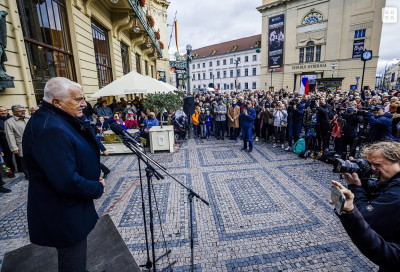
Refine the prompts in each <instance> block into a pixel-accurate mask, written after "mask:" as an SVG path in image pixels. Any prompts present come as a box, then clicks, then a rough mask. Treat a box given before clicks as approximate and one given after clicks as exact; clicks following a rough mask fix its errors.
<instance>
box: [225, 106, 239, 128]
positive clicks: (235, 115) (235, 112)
mask: <svg viewBox="0 0 400 272" xmlns="http://www.w3.org/2000/svg"><path fill="white" fill-rule="evenodd" d="M239 115H240V107H239V106H238V105H234V106H229V108H228V113H227V117H228V127H231V128H239ZM231 119H234V120H233V122H232V120H231Z"/></svg>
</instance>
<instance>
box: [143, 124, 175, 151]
mask: <svg viewBox="0 0 400 272" xmlns="http://www.w3.org/2000/svg"><path fill="white" fill-rule="evenodd" d="M149 139H150V152H151V153H154V151H159V150H169V152H174V126H163V127H162V128H161V127H160V126H157V127H152V128H151V129H150V130H149Z"/></svg>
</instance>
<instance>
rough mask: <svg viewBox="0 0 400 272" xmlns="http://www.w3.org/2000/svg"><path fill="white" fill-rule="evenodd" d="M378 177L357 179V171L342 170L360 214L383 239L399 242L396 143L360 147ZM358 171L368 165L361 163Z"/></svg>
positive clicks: (399, 146)
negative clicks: (374, 179)
mask: <svg viewBox="0 0 400 272" xmlns="http://www.w3.org/2000/svg"><path fill="white" fill-rule="evenodd" d="M361 155H362V157H364V158H366V159H367V161H368V163H369V164H370V167H371V172H373V173H374V175H375V176H376V178H377V179H378V181H371V180H368V181H363V182H361V180H360V178H359V175H358V174H357V173H352V174H349V173H344V174H343V175H344V177H345V179H346V182H347V184H348V188H349V190H351V192H352V193H353V194H354V203H355V205H356V207H357V209H358V210H359V211H360V213H361V214H362V216H363V217H364V218H365V220H366V221H367V222H368V224H369V225H370V226H371V228H372V229H373V230H375V231H376V232H377V233H378V234H379V235H381V236H382V237H383V239H385V240H387V241H390V242H395V243H399V242H400V229H399V228H398V226H399V223H400V143H398V142H380V143H376V144H373V145H370V146H368V147H366V148H364V149H363V150H362V153H361ZM362 169H363V170H362V171H359V172H358V173H359V174H363V175H365V173H364V172H369V171H368V169H365V167H362Z"/></svg>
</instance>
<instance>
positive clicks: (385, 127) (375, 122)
mask: <svg viewBox="0 0 400 272" xmlns="http://www.w3.org/2000/svg"><path fill="white" fill-rule="evenodd" d="M365 116H366V118H367V120H368V123H369V125H370V127H371V129H370V133H369V136H370V141H372V142H375V141H383V140H386V139H395V138H394V137H393V136H392V121H391V119H392V114H390V113H385V114H384V115H381V116H378V117H377V118H375V116H374V115H373V114H372V113H371V112H367V113H366V115H365Z"/></svg>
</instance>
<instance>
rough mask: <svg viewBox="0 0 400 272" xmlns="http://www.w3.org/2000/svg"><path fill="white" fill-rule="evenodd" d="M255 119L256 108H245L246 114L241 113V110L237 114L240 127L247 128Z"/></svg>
mask: <svg viewBox="0 0 400 272" xmlns="http://www.w3.org/2000/svg"><path fill="white" fill-rule="evenodd" d="M255 119H256V110H255V109H253V108H250V109H248V110H247V115H245V114H243V111H242V112H241V113H240V115H239V122H240V127H242V128H249V127H252V126H253V124H254V120H255Z"/></svg>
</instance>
